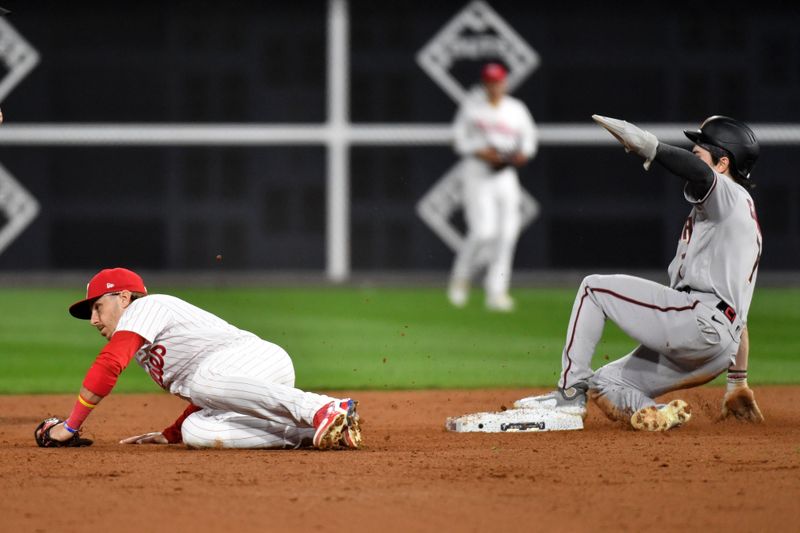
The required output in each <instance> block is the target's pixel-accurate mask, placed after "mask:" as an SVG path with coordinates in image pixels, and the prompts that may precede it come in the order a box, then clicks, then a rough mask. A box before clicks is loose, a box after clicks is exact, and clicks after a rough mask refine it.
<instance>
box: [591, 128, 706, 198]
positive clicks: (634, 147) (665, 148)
mask: <svg viewBox="0 0 800 533" xmlns="http://www.w3.org/2000/svg"><path fill="white" fill-rule="evenodd" d="M592 119H594V121H595V122H597V123H598V124H599V125H600V126H602V127H604V128H605V129H606V130H608V132H609V133H610V134H611V135H613V136H614V137H616V139H617V140H618V141H619V142H620V143H622V145H623V146H624V147H625V150H626V151H628V152H634V153H636V154H638V155H640V156H642V157H644V158H645V163H644V168H645V169H649V168H650V163H651V162H653V161H658V163H659V164H660V165H661V166H663V167H664V168H666V169H667V170H669V171H670V172H672V173H673V174H675V175H676V176H678V177H680V178H683V179H685V180H686V181H687V182H689V187H690V191H689V192H691V193H692V195H693V196H694V197H695V198H702V197H704V196H705V195H706V193H707V192H708V191H709V190H710V189H711V186H712V185H713V184H714V171H713V170H711V168H710V167H709V166H708V165H707V164H706V163H704V162H703V161H702V160H701V159H700V158H698V157H697V156H695V155H694V154H693V153H691V152H689V151H688V150H684V149H683V148H678V147H676V146H672V145H669V144H664V143H662V142H659V140H658V138H657V137H656V136H655V135H653V134H652V133H650V132H649V131H645V130H643V129H641V128H639V127H638V126H635V125H634V124H631V123H630V122H626V121H624V120H619V119H616V118H609V117H602V116H600V115H592Z"/></svg>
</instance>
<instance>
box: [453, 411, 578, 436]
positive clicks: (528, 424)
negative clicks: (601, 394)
mask: <svg viewBox="0 0 800 533" xmlns="http://www.w3.org/2000/svg"><path fill="white" fill-rule="evenodd" d="M445 427H446V428H447V430H448V431H455V432H456V433H474V432H479V433H523V432H524V433H530V432H540V431H571V430H576V429H583V418H581V417H580V416H578V415H570V414H566V413H562V412H560V411H556V410H553V409H509V410H508V411H501V412H499V413H472V414H468V415H463V416H455V417H450V418H448V419H447V422H445Z"/></svg>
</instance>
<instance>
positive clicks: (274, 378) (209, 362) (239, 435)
mask: <svg viewBox="0 0 800 533" xmlns="http://www.w3.org/2000/svg"><path fill="white" fill-rule="evenodd" d="M117 331H131V332H133V333H136V334H138V335H140V336H141V337H142V338H144V339H145V341H146V343H145V344H144V346H142V348H141V349H140V350H139V351H138V352H137V353H136V356H135V359H136V362H137V363H138V364H139V365H140V366H142V368H144V369H145V370H146V371H147V372H148V373H149V374H150V376H151V377H152V378H153V380H154V381H155V382H156V383H157V384H158V385H159V386H161V387H162V388H164V389H165V390H168V391H169V392H171V393H172V394H175V395H177V396H180V397H182V398H185V399H187V400H189V401H191V402H192V403H193V404H194V405H196V406H198V407H201V408H202V411H199V412H196V413H194V414H192V415H190V416H189V417H188V418H187V419H186V420H185V421H184V423H183V427H182V432H183V440H184V442H185V443H186V444H187V445H189V446H195V447H208V446H219V447H231V448H237V447H241V448H286V447H289V448H293V447H298V446H301V445H305V444H307V443H308V442H310V440H311V438H312V437H313V436H314V427H313V417H314V413H315V412H316V411H317V410H318V409H320V407H322V406H324V405H325V404H327V403H329V402H331V401H333V400H334V399H333V398H330V397H328V396H323V395H319V394H314V393H310V392H304V391H301V390H299V389H296V388H294V379H295V375H294V367H293V365H292V360H291V358H290V357H289V355H288V354H287V353H286V351H285V350H283V348H281V347H280V346H278V345H276V344H273V343H270V342H267V341H265V340H263V339H261V338H259V337H258V336H256V335H254V334H253V333H250V332H248V331H244V330H241V329H239V328H236V327H234V326H232V325H231V324H228V323H227V322H225V321H224V320H222V319H221V318H219V317H217V316H215V315H213V314H211V313H209V312H207V311H204V310H202V309H200V308H198V307H196V306H194V305H191V304H189V303H187V302H185V301H183V300H181V299H179V298H176V297H174V296H168V295H163V294H153V295H149V296H145V297H142V298H139V299H137V300H134V301H133V302H132V303H131V304H130V305H129V306H128V308H127V309H125V312H124V313H123V315H122V317H121V318H120V320H119V323H118V325H117Z"/></svg>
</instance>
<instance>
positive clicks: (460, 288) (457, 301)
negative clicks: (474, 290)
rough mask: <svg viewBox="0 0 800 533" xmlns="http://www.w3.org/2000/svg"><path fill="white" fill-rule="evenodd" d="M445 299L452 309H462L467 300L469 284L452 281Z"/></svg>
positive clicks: (461, 281)
mask: <svg viewBox="0 0 800 533" xmlns="http://www.w3.org/2000/svg"><path fill="white" fill-rule="evenodd" d="M447 299H448V300H450V303H451V304H453V306H454V307H459V308H460V307H464V306H465V305H467V301H468V300H469V282H468V281H464V280H453V281H451V282H450V286H449V287H448V289H447Z"/></svg>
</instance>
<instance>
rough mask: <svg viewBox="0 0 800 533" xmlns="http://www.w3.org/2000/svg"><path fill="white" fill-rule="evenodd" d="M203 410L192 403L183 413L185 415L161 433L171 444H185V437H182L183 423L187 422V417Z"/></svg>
mask: <svg viewBox="0 0 800 533" xmlns="http://www.w3.org/2000/svg"><path fill="white" fill-rule="evenodd" d="M201 409H202V407H197V406H196V405H194V404H191V403H190V404H189V405H188V406H187V407H186V409H185V410H184V411H183V414H182V415H181V416H179V417H178V419H177V420H176V421H175V422H173V423H172V425H171V426H169V427H168V428H166V429H164V431H162V432H161V434H162V435H164V436H165V437H166V438H167V442H169V443H170V444H178V443H179V442H183V436H182V435H181V426H182V425H183V421H184V420H186V417H187V416H189V415H190V414H192V413H196V412H197V411H200V410H201Z"/></svg>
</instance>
